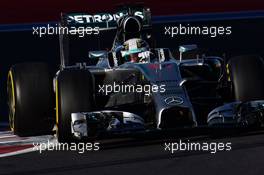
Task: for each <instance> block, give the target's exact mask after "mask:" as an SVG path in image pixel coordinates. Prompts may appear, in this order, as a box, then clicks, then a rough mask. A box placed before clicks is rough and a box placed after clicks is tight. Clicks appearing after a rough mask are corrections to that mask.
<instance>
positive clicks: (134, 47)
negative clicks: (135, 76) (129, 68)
mask: <svg viewBox="0 0 264 175" xmlns="http://www.w3.org/2000/svg"><path fill="white" fill-rule="evenodd" d="M149 54H150V52H149V45H148V43H147V42H146V41H144V40H142V39H140V38H133V39H129V40H127V41H125V42H124V44H123V49H122V50H121V56H122V58H123V59H124V61H125V62H133V63H139V62H141V63H143V62H147V61H148V59H149Z"/></svg>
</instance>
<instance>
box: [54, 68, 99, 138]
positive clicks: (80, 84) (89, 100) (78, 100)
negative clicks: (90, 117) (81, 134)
mask: <svg viewBox="0 0 264 175" xmlns="http://www.w3.org/2000/svg"><path fill="white" fill-rule="evenodd" d="M93 93H94V92H93V78H92V74H91V73H90V72H89V71H88V70H63V71H61V72H60V73H59V74H58V76H57V79H56V123H57V137H58V141H59V142H69V141H71V140H72V139H73V136H72V133H71V113H74V112H89V111H91V110H92V108H93V106H94V96H93Z"/></svg>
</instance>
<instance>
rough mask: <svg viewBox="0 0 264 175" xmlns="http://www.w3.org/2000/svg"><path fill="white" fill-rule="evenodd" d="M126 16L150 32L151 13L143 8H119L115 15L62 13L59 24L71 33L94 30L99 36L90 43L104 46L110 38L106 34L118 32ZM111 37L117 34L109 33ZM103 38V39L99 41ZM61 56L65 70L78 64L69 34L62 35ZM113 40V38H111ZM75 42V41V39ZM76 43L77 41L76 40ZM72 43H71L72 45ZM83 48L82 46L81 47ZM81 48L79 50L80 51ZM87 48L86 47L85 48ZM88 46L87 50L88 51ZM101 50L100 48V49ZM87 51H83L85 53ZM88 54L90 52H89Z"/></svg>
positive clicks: (90, 40)
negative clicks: (138, 19)
mask: <svg viewBox="0 0 264 175" xmlns="http://www.w3.org/2000/svg"><path fill="white" fill-rule="evenodd" d="M126 15H133V16H136V17H138V18H140V19H141V20H142V32H144V31H149V30H150V29H151V25H152V24H151V12H150V9H149V8H145V7H142V6H123V7H119V8H118V9H117V11H116V12H115V13H98V14H89V13H62V14H61V20H60V22H59V26H60V27H64V28H67V29H68V30H69V31H70V30H73V31H76V29H78V28H83V29H84V28H87V27H88V28H92V29H93V30H96V31H98V33H97V35H94V38H97V39H94V40H95V41H93V39H92V38H93V37H91V36H89V37H88V39H89V43H93V45H94V46H95V45H102V43H103V42H102V41H100V40H106V39H108V38H109V37H105V33H107V32H108V31H112V30H116V29H117V28H118V19H120V18H121V17H123V16H126ZM108 33H109V35H110V34H111V35H113V33H115V32H113V31H112V32H108ZM100 35H101V36H102V38H100V39H98V38H99V37H100ZM59 38H60V55H61V67H62V68H64V67H66V66H68V65H72V64H74V62H76V60H75V58H72V57H73V56H72V55H75V54H73V53H72V52H71V46H72V45H74V44H73V43H72V42H71V39H70V38H71V37H70V35H69V34H64V33H60V36H59ZM110 38H111V37H110ZM73 41H74V39H73ZM75 41H76V40H75ZM70 42H71V43H70ZM81 47H82V46H81ZM81 47H80V46H79V47H78V49H79V50H80V52H79V53H81V52H82V51H81V49H82V48H81ZM83 47H85V46H83ZM87 47H88V46H87V45H86V48H84V49H87ZM98 49H100V48H98ZM84 52H86V51H83V53H84ZM87 53H88V51H87Z"/></svg>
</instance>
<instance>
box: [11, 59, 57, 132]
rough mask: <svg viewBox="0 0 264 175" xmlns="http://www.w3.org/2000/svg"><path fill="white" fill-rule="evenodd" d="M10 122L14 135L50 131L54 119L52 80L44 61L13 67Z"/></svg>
mask: <svg viewBox="0 0 264 175" xmlns="http://www.w3.org/2000/svg"><path fill="white" fill-rule="evenodd" d="M7 94H8V106H9V123H10V128H11V130H13V131H14V134H17V135H19V136H33V135H41V134H46V133H50V132H51V130H52V128H53V125H54V120H52V116H53V104H52V101H53V100H52V99H53V98H52V96H53V95H52V79H51V77H50V74H49V69H48V66H47V65H46V64H44V63H23V64H17V65H14V66H12V67H11V69H10V70H9V73H8V79H7Z"/></svg>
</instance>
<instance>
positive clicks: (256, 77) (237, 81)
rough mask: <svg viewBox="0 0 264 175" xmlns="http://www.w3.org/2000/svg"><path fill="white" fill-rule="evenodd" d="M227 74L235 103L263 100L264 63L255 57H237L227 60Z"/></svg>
mask: <svg viewBox="0 0 264 175" xmlns="http://www.w3.org/2000/svg"><path fill="white" fill-rule="evenodd" d="M227 73H229V74H230V80H231V81H232V93H233V95H234V98H235V100H237V101H242V102H244V101H251V100H263V99H264V76H263V75H264V61H263V59H262V58H261V57H259V56H255V55H248V56H237V57H233V58H231V59H230V60H229V62H228V65H227Z"/></svg>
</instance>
